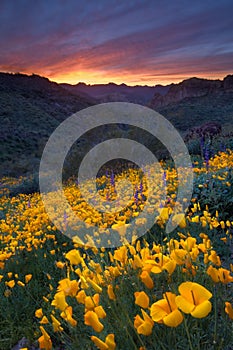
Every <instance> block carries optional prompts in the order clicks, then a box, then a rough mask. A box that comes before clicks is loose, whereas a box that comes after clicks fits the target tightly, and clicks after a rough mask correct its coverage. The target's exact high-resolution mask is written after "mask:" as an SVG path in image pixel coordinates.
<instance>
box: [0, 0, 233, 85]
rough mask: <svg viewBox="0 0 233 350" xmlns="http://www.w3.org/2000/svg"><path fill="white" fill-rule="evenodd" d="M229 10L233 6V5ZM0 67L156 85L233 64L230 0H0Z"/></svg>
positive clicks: (219, 72)
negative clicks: (121, 0) (169, 0)
mask: <svg viewBox="0 0 233 350" xmlns="http://www.w3.org/2000/svg"><path fill="white" fill-rule="evenodd" d="M231 9H232V10H231ZM0 10H1V11H0V19H1V22H0V23H1V32H2V36H1V38H0V45H1V57H0V70H1V71H3V72H12V73H16V72H19V71H20V72H22V73H26V74H33V73H34V74H37V75H41V76H46V77H48V78H49V79H50V80H52V81H55V82H58V83H69V84H77V83H78V82H85V83H86V84H91V85H93V84H107V83H109V82H114V83H115V84H118V85H119V84H122V83H125V84H127V85H128V86H135V85H140V86H145V85H147V86H155V85H158V84H161V85H168V84H171V83H179V82H181V81H183V80H185V79H188V78H189V77H192V76H195V77H198V78H204V79H222V78H223V77H224V76H226V75H227V74H228V73H229V71H233V44H232V43H233V31H232V16H231V13H232V11H233V3H232V2H231V1H229V0H224V1H222V2H221V3H219V2H218V1H217V0H214V1H207V2H205V3H203V2H201V1H200V0H198V1H196V2H195V3H193V4H192V6H190V5H189V4H187V3H185V2H182V1H178V0H177V1H174V2H172V3H169V4H168V3H166V2H165V3H162V2H160V1H157V2H156V3H155V2H154V1H152V0H145V1H142V0H132V1H130V2H127V3H118V2H117V1H115V0H111V1H110V2H109V1H107V0H102V1H101V2H99V3H96V2H94V1H90V2H89V3H88V4H85V5H83V4H81V3H80V2H77V1H75V0H71V1H70V2H69V4H62V3H61V2H59V1H53V0H52V1H51V2H49V3H48V4H46V3H45V2H42V1H40V2H36V3H35V4H34V3H31V2H29V1H26V2H25V0H16V1H15V2H14V3H11V2H8V1H6V0H5V1H4V0H3V1H2V2H1V4H0Z"/></svg>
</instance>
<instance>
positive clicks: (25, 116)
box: [0, 73, 93, 175]
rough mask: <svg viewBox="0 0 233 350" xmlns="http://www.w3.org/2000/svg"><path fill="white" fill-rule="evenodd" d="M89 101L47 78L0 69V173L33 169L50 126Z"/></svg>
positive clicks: (56, 123)
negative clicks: (4, 71) (3, 71)
mask: <svg viewBox="0 0 233 350" xmlns="http://www.w3.org/2000/svg"><path fill="white" fill-rule="evenodd" d="M92 104H93V101H92V99H91V98H87V97H86V98H84V97H80V96H77V95H74V94H72V93H70V92H68V91H67V90H65V89H64V88H62V87H61V86H60V85H59V84H57V83H53V82H51V81H49V80H48V79H46V78H42V77H39V76H36V75H32V76H27V75H23V74H6V73H0V118H1V134H0V149H1V152H0V162H1V167H0V175H7V174H9V175H17V174H22V173H25V172H28V171H29V172H31V171H34V170H36V169H37V168H38V165H39V160H40V156H41V154H42V150H43V147H44V145H45V143H46V141H47V139H48V137H49V136H50V134H51V133H52V132H53V130H54V129H55V128H56V127H57V126H58V125H59V123H60V122H61V121H63V120H64V119H65V118H67V117H68V116H70V115H71V114H72V113H75V112H77V111H79V110H81V109H83V108H86V107H88V106H91V105H92Z"/></svg>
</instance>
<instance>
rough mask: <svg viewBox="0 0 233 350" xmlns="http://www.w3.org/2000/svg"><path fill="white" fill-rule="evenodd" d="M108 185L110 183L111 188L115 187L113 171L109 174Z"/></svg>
mask: <svg viewBox="0 0 233 350" xmlns="http://www.w3.org/2000/svg"><path fill="white" fill-rule="evenodd" d="M110 183H111V185H112V186H114V185H115V178H114V172H113V171H112V172H111V177H110Z"/></svg>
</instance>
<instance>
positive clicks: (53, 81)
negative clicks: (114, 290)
mask: <svg viewBox="0 0 233 350" xmlns="http://www.w3.org/2000/svg"><path fill="white" fill-rule="evenodd" d="M0 74H10V75H24V76H27V77H32V76H38V77H40V78H44V79H48V80H49V81H50V82H52V83H57V84H68V85H72V86H76V85H78V84H84V85H86V86H96V85H110V84H114V85H117V86H121V85H126V86H128V87H137V86H138V87H155V86H158V85H161V86H168V85H172V84H179V83H181V82H183V81H184V80H189V79H203V80H220V81H223V79H224V78H225V77H226V76H228V75H233V72H228V73H226V74H224V75H223V76H222V77H220V78H207V77H198V76H190V77H187V78H185V79H183V80H180V81H177V82H174V81H171V82H170V83H168V84H156V85H146V84H144V85H142V84H141V85H139V84H135V85H131V84H127V83H125V82H122V83H115V82H113V81H109V82H107V83H93V84H90V83H86V82H84V81H78V82H76V83H73V84H72V83H69V82H66V81H64V82H58V81H56V80H54V79H51V78H49V77H46V76H43V75H40V74H36V73H24V72H3V71H0Z"/></svg>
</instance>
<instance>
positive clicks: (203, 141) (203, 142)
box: [200, 136, 205, 154]
mask: <svg viewBox="0 0 233 350" xmlns="http://www.w3.org/2000/svg"><path fill="white" fill-rule="evenodd" d="M200 147H201V153H202V154H204V148H205V139H204V136H202V137H201V139H200Z"/></svg>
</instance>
